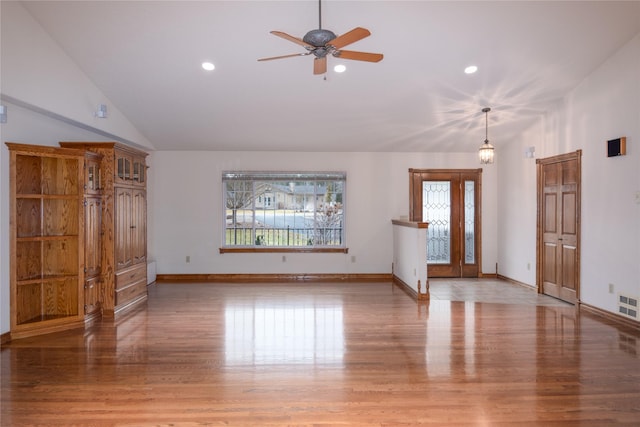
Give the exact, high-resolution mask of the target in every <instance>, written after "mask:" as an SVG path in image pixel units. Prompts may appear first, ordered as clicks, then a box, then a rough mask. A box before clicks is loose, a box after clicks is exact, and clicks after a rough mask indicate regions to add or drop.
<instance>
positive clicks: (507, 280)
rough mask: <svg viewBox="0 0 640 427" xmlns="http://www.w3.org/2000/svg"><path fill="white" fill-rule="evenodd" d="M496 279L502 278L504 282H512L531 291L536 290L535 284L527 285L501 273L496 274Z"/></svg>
mask: <svg viewBox="0 0 640 427" xmlns="http://www.w3.org/2000/svg"><path fill="white" fill-rule="evenodd" d="M496 279H499V280H504V281H505V282H509V283H513V284H514V285H518V286H522V287H523V288H527V289H530V290H532V291H535V292H538V288H537V287H536V286H531V285H528V284H526V283H524V282H520V281H519V280H515V279H512V278H510V277H507V276H503V275H502V274H497V275H496Z"/></svg>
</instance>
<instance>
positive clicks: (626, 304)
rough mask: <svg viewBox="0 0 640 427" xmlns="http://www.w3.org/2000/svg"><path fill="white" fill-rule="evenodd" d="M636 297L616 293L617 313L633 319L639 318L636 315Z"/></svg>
mask: <svg viewBox="0 0 640 427" xmlns="http://www.w3.org/2000/svg"><path fill="white" fill-rule="evenodd" d="M639 309H640V307H638V298H636V297H630V296H626V295H618V313H620V314H622V315H623V316H625V317H629V318H631V319H634V320H638V319H640V316H639V315H638V310H639Z"/></svg>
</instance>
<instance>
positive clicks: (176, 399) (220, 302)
mask: <svg viewBox="0 0 640 427" xmlns="http://www.w3.org/2000/svg"><path fill="white" fill-rule="evenodd" d="M1 357H2V371H1V374H2V388H1V392H2V395H1V404H2V416H1V419H0V421H1V424H2V426H23V425H47V426H57V425H59V426H63V425H64V426H69V425H82V426H107V425H114V426H204V425H206V426H213V425H230V426H326V425H338V426H340V425H341V426H412V425H430V426H444V425H469V426H494V425H540V426H553V425H571V426H574V425H581V426H582V425H592V426H610V425H625V424H626V425H636V426H637V425H640V332H638V331H637V330H634V329H630V328H629V327H627V326H622V325H616V324H614V323H612V322H610V321H606V320H602V319H600V318H598V317H595V316H593V315H591V314H588V313H578V312H577V311H576V310H575V308H574V307H573V306H570V305H567V304H564V303H562V302H560V301H557V300H554V299H551V298H548V297H544V296H539V295H537V294H535V292H533V291H532V290H528V289H524V288H522V287H520V286H517V285H513V284H510V283H507V282H502V281H495V280H466V281H465V280H462V281H442V280H434V281H432V283H431V299H430V301H425V302H420V303H417V302H416V301H414V300H412V299H411V298H410V297H409V296H408V295H407V294H406V293H405V292H403V291H402V290H401V289H400V288H398V287H397V286H395V285H393V284H391V283H294V284H273V283H270V284H211V283H209V284H198V283H180V284H169V283H160V284H157V285H152V286H151V287H149V300H148V302H147V305H146V306H145V307H142V308H140V309H138V310H136V311H135V312H132V313H131V314H130V315H128V316H127V317H126V318H124V319H122V320H120V321H118V322H117V323H116V324H114V323H113V322H111V323H110V322H106V321H105V322H102V323H98V324H96V325H95V326H93V327H92V328H90V329H88V330H85V331H82V330H79V331H71V332H65V333H59V334H53V335H48V336H42V337H36V338H28V339H23V340H18V341H14V342H12V343H10V344H9V345H6V346H4V347H3V349H2V352H1Z"/></svg>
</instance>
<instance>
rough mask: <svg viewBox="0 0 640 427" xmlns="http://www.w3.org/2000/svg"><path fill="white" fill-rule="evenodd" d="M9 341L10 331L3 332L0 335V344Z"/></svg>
mask: <svg viewBox="0 0 640 427" xmlns="http://www.w3.org/2000/svg"><path fill="white" fill-rule="evenodd" d="M9 341H11V332H5V333H4V334H2V335H0V345H4V344H6V343H8V342H9Z"/></svg>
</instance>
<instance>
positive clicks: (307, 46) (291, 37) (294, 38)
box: [271, 31, 314, 50]
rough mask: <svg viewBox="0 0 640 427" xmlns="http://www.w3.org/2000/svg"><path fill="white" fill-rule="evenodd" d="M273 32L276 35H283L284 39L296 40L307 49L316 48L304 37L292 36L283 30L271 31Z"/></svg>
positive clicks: (295, 41)
mask: <svg viewBox="0 0 640 427" xmlns="http://www.w3.org/2000/svg"><path fill="white" fill-rule="evenodd" d="M271 34H273V35H274V36H278V37H282V38H283V39H285V40H289V41H290V42H294V43H296V44H299V45H300V46H304V47H305V49H309V50H311V49H313V48H314V47H313V46H311V45H310V44H309V43H306V42H304V41H303V40H302V39H299V38H297V37H293V36H290V35H289V34H287V33H283V32H282V31H271Z"/></svg>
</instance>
